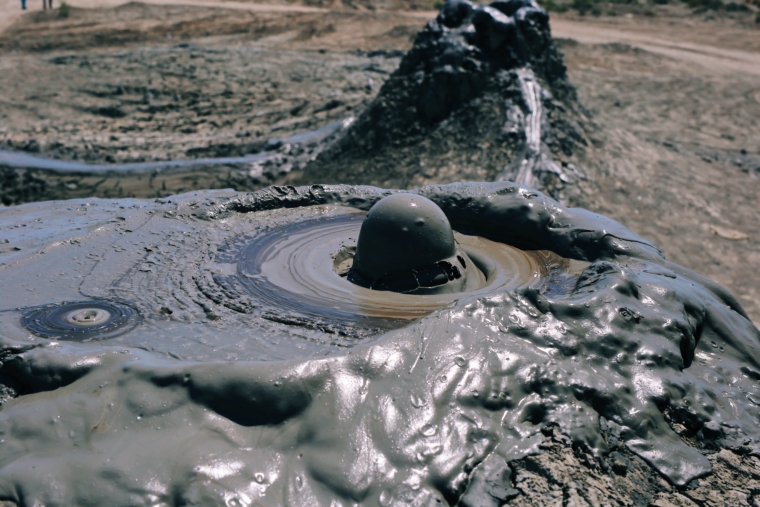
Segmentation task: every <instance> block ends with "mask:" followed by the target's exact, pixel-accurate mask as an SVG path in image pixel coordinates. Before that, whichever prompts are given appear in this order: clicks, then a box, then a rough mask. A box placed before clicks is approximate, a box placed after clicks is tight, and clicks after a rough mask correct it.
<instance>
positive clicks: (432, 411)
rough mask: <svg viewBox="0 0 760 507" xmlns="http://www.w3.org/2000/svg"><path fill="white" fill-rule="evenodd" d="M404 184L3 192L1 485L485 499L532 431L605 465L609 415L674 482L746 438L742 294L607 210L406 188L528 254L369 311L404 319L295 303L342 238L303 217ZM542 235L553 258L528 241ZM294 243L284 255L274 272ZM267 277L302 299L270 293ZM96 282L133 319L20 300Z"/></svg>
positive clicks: (133, 501)
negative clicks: (70, 326)
mask: <svg viewBox="0 0 760 507" xmlns="http://www.w3.org/2000/svg"><path fill="white" fill-rule="evenodd" d="M393 192H394V191H389V190H380V189H377V188H373V187H351V186H313V187H299V188H293V187H287V188H283V187H273V188H270V189H267V190H264V191H261V192H257V193H253V194H235V193H226V192H219V191H217V192H203V193H194V194H187V195H182V196H175V197H172V198H170V199H167V200H163V201H140V200H119V201H108V200H97V199H92V200H87V201H65V202H53V203H38V204H30V205H24V206H19V207H14V208H7V209H4V210H2V211H0V286H2V287H3V288H4V289H5V288H6V287H12V288H13V290H11V291H8V290H3V291H0V346H1V347H2V354H1V355H0V357H1V358H2V359H1V360H2V367H1V368H0V382H1V384H0V386H1V387H2V390H0V394H1V395H2V397H3V398H2V399H4V400H5V402H4V403H3V406H2V409H1V410H0V442H1V443H0V499H9V500H13V501H15V502H17V503H19V504H20V505H29V506H31V505H46V506H56V505H60V506H71V505H83V506H102V505H109V506H132V505H151V506H169V505H171V506H174V505H177V506H180V505H181V506H189V505H193V506H216V505H228V506H232V505H245V506H253V505H260V506H279V505H294V506H296V505H297V506H313V505H324V506H335V505H344V506H349V505H351V506H353V505H367V506H377V505H382V506H391V505H394V506H395V505H415V506H429V505H461V506H495V505H501V504H502V503H504V501H505V500H506V498H507V497H512V496H514V495H515V494H519V492H517V491H516V490H515V489H513V484H512V481H511V474H512V471H511V469H510V468H509V463H510V462H511V461H513V460H515V459H520V458H522V457H524V456H526V455H528V454H535V453H541V452H542V448H541V444H542V442H543V441H544V439H545V438H547V437H546V436H545V435H553V436H552V438H555V439H560V440H565V441H566V442H572V443H573V445H574V446H576V447H577V448H580V449H584V450H585V451H586V452H588V453H591V454H593V455H594V456H595V457H596V459H598V460H599V461H600V463H605V462H606V461H605V460H606V459H607V458H606V456H607V453H608V451H609V446H608V442H607V440H605V437H603V436H602V435H603V434H602V432H601V430H600V425H602V424H603V425H604V427H605V433H604V435H607V438H610V439H612V438H614V439H615V442H616V444H615V445H618V443H620V444H621V445H626V446H627V447H628V448H629V449H630V450H631V451H632V452H634V453H636V454H638V455H639V456H640V457H641V458H642V459H644V460H645V461H646V462H648V463H649V464H650V465H652V466H653V467H654V468H655V469H656V470H658V471H659V472H660V473H661V474H662V476H663V477H664V478H665V479H666V480H668V481H670V482H672V483H673V484H676V485H679V486H683V485H686V484H687V483H689V482H690V481H691V480H693V479H695V478H697V477H700V476H703V475H705V474H709V473H710V462H709V461H708V460H707V459H706V458H705V457H704V456H703V454H702V452H703V451H704V450H706V449H711V448H715V447H723V448H730V449H734V450H736V451H737V452H742V453H758V450H760V448H759V447H758V442H759V441H760V427H759V425H758V421H760V386H759V385H758V382H760V360H759V359H758V351H759V350H760V336H759V333H758V330H757V329H756V328H755V327H754V326H753V325H752V323H751V322H750V321H749V320H748V319H747V318H746V317H745V316H744V312H743V310H742V309H741V307H740V306H739V305H738V303H737V302H736V300H735V299H734V298H733V297H732V296H731V295H730V294H728V293H727V292H726V291H725V290H724V289H722V288H721V287H720V286H718V285H717V284H715V283H714V282H711V281H710V280H707V279H705V278H703V277H701V276H700V275H698V274H695V273H692V272H689V271H688V270H686V269H684V268H681V267H679V266H676V265H674V264H671V263H669V262H668V261H666V260H665V259H664V258H663V257H662V256H661V255H660V253H659V252H658V250H657V249H656V248H655V247H654V246H653V245H651V244H650V243H648V242H647V241H646V240H644V239H642V238H640V237H639V236H637V235H636V234H634V233H633V232H631V231H629V230H627V229H626V228H625V227H623V226H622V225H620V224H618V223H616V222H614V221H612V220H609V219H607V218H605V217H603V216H600V215H596V214H593V213H590V212H588V211H585V210H581V209H568V208H565V207H563V206H561V205H560V204H558V203H557V202H555V201H553V200H552V199H549V198H547V197H546V196H544V195H542V194H540V193H538V192H535V191H533V190H531V189H529V188H527V187H524V186H519V185H515V184H512V183H507V182H500V183H489V184H479V183H469V184H454V185H446V186H431V187H424V188H421V189H420V190H418V191H415V192H417V193H419V195H423V196H425V197H427V198H428V199H430V200H432V201H433V202H435V203H436V204H437V205H438V206H440V207H441V209H442V210H443V211H444V213H445V214H446V216H447V218H448V220H449V221H450V223H451V225H452V227H453V228H454V229H455V230H457V231H459V232H460V233H461V234H464V235H467V236H477V237H480V238H485V239H483V240H477V241H480V242H482V243H483V244H484V245H486V246H483V247H482V251H485V252H491V250H494V249H495V250H499V251H502V250H503V252H509V253H505V254H504V255H505V257H504V259H505V260H504V266H507V265H510V266H519V268H515V269H514V270H510V269H507V268H506V267H505V268H504V273H507V272H511V273H522V274H521V275H519V276H516V277H515V278H512V279H509V280H505V281H504V283H503V284H502V283H501V282H499V283H498V284H496V283H495V284H494V285H492V286H490V288H486V287H484V288H483V290H482V292H477V293H475V294H469V295H463V296H462V297H460V298H459V299H456V300H455V301H452V302H450V303H447V304H445V305H444V306H442V307H440V308H438V309H434V310H432V312H431V313H429V314H427V315H425V316H424V317H422V318H419V319H411V320H410V319H398V317H399V315H398V313H397V312H398V309H397V308H396V309H394V312H395V313H394V314H393V315H392V317H393V318H392V319H384V318H383V319H379V320H381V321H383V322H388V320H392V321H394V324H393V326H389V327H394V329H388V328H387V327H386V328H380V327H377V328H373V326H372V325H369V326H365V325H364V324H363V323H361V325H360V324H357V320H360V319H359V318H358V317H357V316H359V315H361V317H362V318H368V317H367V315H369V314H370V313H371V311H367V310H366V308H367V306H368V305H364V306H362V305H359V304H355V305H354V306H353V307H351V308H350V311H349V310H347V309H346V308H345V307H341V304H337V305H335V306H338V307H339V308H342V309H339V310H335V309H333V312H332V313H330V312H326V313H324V314H320V312H317V311H316V310H313V309H309V307H310V305H311V304H312V303H308V304H306V303H304V302H305V301H306V302H309V301H312V302H313V301H314V300H315V299H318V293H319V290H320V289H319V288H318V286H317V285H311V282H309V280H311V279H318V280H322V279H323V278H326V277H329V276H336V277H338V278H340V275H339V272H341V267H340V266H341V264H342V263H343V262H344V261H345V260H346V258H345V257H340V256H338V257H336V258H331V259H330V260H329V261H328V263H327V264H328V266H327V267H322V265H321V264H320V263H321V262H322V259H323V257H322V254H321V253H319V251H322V252H324V254H325V255H332V254H333V253H334V247H336V246H339V243H340V242H339V241H338V240H337V239H334V238H332V236H331V235H324V237H320V238H319V241H317V243H318V247H315V248H312V249H307V248H305V247H304V248H300V249H299V248H298V245H299V242H303V241H306V242H307V243H312V244H313V243H314V241H311V240H309V235H310V234H312V232H311V229H310V227H311V226H310V225H308V226H307V225H304V224H308V223H310V222H312V221H316V222H321V223H322V224H325V223H328V224H331V227H332V226H334V227H335V228H336V229H340V228H341V227H346V228H348V229H346V230H344V231H343V232H342V233H341V234H347V235H349V237H353V236H351V235H350V234H348V233H349V232H350V231H351V230H354V231H355V230H357V229H356V227H358V223H359V222H358V220H359V219H360V218H361V214H360V213H358V212H357V211H356V210H361V211H362V212H366V211H367V210H369V209H370V208H371V207H372V206H373V204H374V203H376V202H377V201H379V200H380V199H381V198H382V197H384V196H387V195H389V194H391V193H393ZM351 227H354V229H351ZM335 234H336V235H338V234H337V232H336V233H335ZM273 237H275V238H277V239H276V241H275V240H271V238H273ZM266 238H270V239H269V240H268V241H270V243H267V241H264V239H266ZM459 238H460V241H461V243H462V245H463V246H465V245H466V242H467V241H474V240H469V239H467V238H465V237H463V236H459ZM4 240H7V243H6V242H5V241H4ZM346 241H349V240H346ZM477 241H476V242H477ZM493 243H500V244H503V245H509V246H510V247H511V248H506V247H504V246H501V245H498V246H497V245H494V244H493ZM302 244H306V243H302ZM267 245H269V247H268V246H267ZM275 245H276V246H277V248H274V246H275ZM349 246H350V245H349ZM270 247H271V248H270ZM478 248H481V247H478ZM473 249H475V247H473ZM536 250H542V251H550V252H552V256H556V257H542V255H543V254H541V255H539V254H526V253H524V252H529V251H536ZM287 252H292V254H288V253H287ZM519 252H523V253H519ZM468 255H469V254H468ZM494 255H495V254H494ZM557 258H563V259H572V260H573V263H574V264H572V265H571V263H570V262H569V261H568V262H566V263H564V262H558V261H557V260H556V259H557ZM256 259H258V260H256ZM507 259H508V260H507ZM285 261H287V264H290V263H291V262H292V263H294V264H295V265H296V266H297V269H294V270H293V271H292V272H291V271H288V270H278V265H280V264H281V263H282V264H285ZM312 261H313V262H317V264H318V267H313V266H312ZM336 262H337V267H336ZM531 262H534V263H536V264H533V265H531V264H530V263H531ZM510 263H513V264H510ZM555 264H560V265H559V266H558V267H556V268H555V267H553V266H554V265H555ZM542 265H543V266H545V269H546V271H545V272H541V270H538V271H539V274H540V275H541V276H539V277H538V278H539V280H538V281H536V280H534V279H533V278H530V277H529V278H527V279H526V278H524V276H525V273H528V272H530V273H532V272H533V268H532V267H531V266H542ZM573 266H578V267H579V268H580V269H581V270H582V272H581V273H580V275H578V276H576V275H574V274H573V272H574V271H573V269H572V267H573ZM259 267H260V268H262V269H261V272H260V273H259V272H258V271H257V269H258V268H259ZM344 267H345V266H344ZM264 268H265V269H264ZM336 271H337V272H336ZM330 272H332V273H333V275H331V274H330ZM283 274H285V275H283ZM246 275H249V276H252V277H254V278H250V277H249V276H246ZM257 276H261V278H260V280H259V281H260V282H261V283H260V284H258V285H257V284H256V281H257V280H256V278H255V277H257ZM505 276H506V275H505ZM336 282H337V279H336ZM251 284H253V285H251ZM264 286H267V287H268V288H267V289H266V291H264V289H262V287H264ZM278 286H280V287H285V289H283V292H284V290H287V291H289V292H291V293H292V294H294V296H288V298H287V301H288V304H290V305H295V306H293V307H291V308H285V307H284V306H280V305H279V304H278V302H277V301H275V302H272V301H270V300H268V299H267V297H273V296H271V294H276V293H278V291H276V290H275V287H278ZM254 288H257V290H260V291H261V292H256V291H255V290H254ZM334 290H336V291H337V292H334V293H331V294H329V295H328V294H325V297H326V298H328V297H329V298H333V297H335V298H337V297H338V296H336V295H335V294H339V295H340V294H341V293H340V291H339V290H337V289H334ZM346 290H348V289H346ZM267 294H269V296H267ZM306 296H308V298H307V297H306ZM340 297H342V295H341V296H340ZM88 300H90V301H92V300H97V301H121V302H129V304H130V305H132V306H133V307H134V308H135V309H136V310H137V311H139V313H140V316H141V318H142V321H141V323H140V324H139V325H137V326H136V327H134V328H133V329H132V330H131V331H129V332H127V333H124V334H122V335H120V336H115V337H109V338H108V339H93V340H91V341H89V342H86V343H78V342H75V341H68V340H64V339H50V338H43V337H38V336H36V335H33V334H30V333H29V332H28V331H27V330H26V329H25V328H24V327H23V326H22V320H23V318H24V315H26V314H27V312H29V311H30V309H31V308H37V307H40V306H43V305H50V304H59V303H63V302H67V301H88ZM293 301H296V302H297V303H294V302H293ZM319 304H322V303H319ZM430 310H431V309H430V308H428V309H426V310H425V312H427V311H430ZM312 311H313V314H312V313H309V312H312ZM372 311H374V310H372ZM362 312H365V313H362ZM378 313H380V312H378ZM341 314H345V315H348V316H349V317H350V318H348V317H347V320H343V321H341V320H340V319H339V318H338V317H337V315H341ZM67 315H68V314H67ZM318 315H321V320H320V317H318ZM86 317H87V316H86V315H84V316H83V317H82V318H86ZM91 317H92V318H93V319H94V318H96V317H97V315H92V316H91ZM371 319H378V316H377V315H374V316H372V317H371ZM333 321H337V323H336V322H333ZM399 321H403V322H399ZM395 326H399V327H395ZM676 425H678V427H685V428H687V429H689V431H690V434H693V435H694V437H693V439H690V440H689V441H688V442H686V441H684V440H682V439H681V438H679V436H678V435H677V434H676V433H675V432H674V431H673V430H672V428H673V427H675V426H676Z"/></svg>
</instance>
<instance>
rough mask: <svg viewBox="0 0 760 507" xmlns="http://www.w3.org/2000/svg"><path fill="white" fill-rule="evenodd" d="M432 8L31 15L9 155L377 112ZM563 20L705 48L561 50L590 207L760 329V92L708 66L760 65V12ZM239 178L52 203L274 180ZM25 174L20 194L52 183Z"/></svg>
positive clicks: (1, 128)
mask: <svg viewBox="0 0 760 507" xmlns="http://www.w3.org/2000/svg"><path fill="white" fill-rule="evenodd" d="M241 5H242V6H244V7H245V5H246V4H241ZM296 7H297V6H296ZM433 15H434V13H431V12H424V11H423V12H420V11H374V12H373V11H368V10H357V9H349V10H321V11H320V10H316V11H313V12H312V11H307V12H301V11H298V10H296V11H294V12H282V11H271V12H270V11H267V10H262V9H261V6H258V7H256V10H245V9H242V8H237V9H229V8H212V7H208V6H198V5H195V6H182V5H151V4H139V3H130V4H126V5H122V6H118V7H115V8H104V9H76V8H74V9H72V10H71V12H70V14H69V16H68V17H67V18H61V17H60V16H59V14H58V13H57V11H52V12H50V11H48V12H40V11H37V12H30V13H28V14H26V15H24V16H22V17H20V18H19V19H18V20H17V21H16V23H15V24H13V25H12V26H11V27H10V28H8V29H6V30H5V32H3V33H2V34H0V44H2V47H0V69H2V72H0V144H2V145H3V146H4V147H6V148H8V149H14V150H22V151H26V152H31V153H34V154H40V155H44V156H49V157H53V158H59V159H64V160H79V161H87V162H103V163H108V162H135V161H151V160H170V159H177V158H202V157H214V156H234V155H244V154H246V153H252V152H256V151H259V150H262V149H265V148H266V146H267V144H266V143H267V142H268V141H269V140H271V139H273V138H279V137H284V136H287V135H289V134H293V133H296V132H301V131H304V130H309V129H313V128H318V127H320V126H323V125H326V124H329V123H330V122H334V121H336V120H339V119H343V118H346V117H350V116H351V115H354V114H356V113H358V112H359V111H361V110H362V108H363V107H364V106H365V105H366V104H367V103H368V101H370V100H371V99H372V98H373V97H374V96H375V94H376V93H377V91H378V89H379V88H380V86H382V84H383V82H384V81H385V79H387V77H388V76H389V74H390V73H391V72H392V71H393V70H394V69H395V67H396V66H397V65H398V62H399V61H400V56H401V54H402V53H403V51H405V50H407V49H408V48H409V47H410V46H411V41H412V39H413V37H414V34H415V33H416V32H417V30H418V29H420V28H421V26H422V25H423V24H424V23H425V22H426V20H427V19H429V18H430V17H431V16H433ZM552 23H553V27H554V33H555V36H556V35H557V33H559V35H562V33H563V32H565V33H570V34H576V37H579V38H582V37H589V36H593V35H594V34H597V35H598V34H600V33H603V30H607V31H612V32H613V33H615V32H616V31H617V32H618V33H620V34H625V35H626V36H627V37H628V38H629V39H631V40H634V41H635V40H644V41H647V40H651V39H652V38H653V37H654V34H657V35H658V37H660V38H661V39H667V40H670V41H675V42H673V44H675V43H676V42H678V43H679V44H684V43H693V44H695V45H699V44H701V45H702V46H698V48H702V52H701V53H700V52H699V51H696V50H694V49H693V48H692V49H691V50H689V51H685V50H684V51H682V52H681V53H682V54H688V55H697V57H699V55H704V56H705V58H707V60H706V61H702V62H700V61H699V60H696V61H695V60H694V58H693V57H692V58H691V59H687V58H679V57H678V54H675V56H665V55H663V54H658V53H654V52H652V51H644V50H641V49H639V48H637V47H635V46H633V45H631V44H620V43H603V44H579V43H577V42H575V41H574V40H572V39H560V40H559V42H560V45H561V47H562V49H563V51H564V52H565V54H566V61H567V65H568V67H569V74H570V78H571V81H572V82H573V83H574V84H575V85H576V87H577V89H578V93H579V96H580V99H581V102H582V103H583V104H584V105H585V106H586V107H587V108H588V109H589V110H590V111H591V112H592V113H593V114H594V120H595V122H596V124H597V126H598V129H597V133H596V135H595V143H594V144H595V145H594V146H592V147H590V149H589V150H587V151H586V152H585V153H584V154H583V155H582V156H579V160H578V161H577V162H578V165H579V166H580V167H582V168H583V169H584V170H585V171H586V172H587V173H588V174H589V176H590V179H591V180H593V185H588V188H587V189H586V196H585V199H584V203H583V204H584V205H585V206H586V207H588V208H590V209H592V210H595V211H599V212H601V213H605V214H608V215H610V216H611V217H613V218H615V219H617V220H620V221H621V222H623V223H624V224H626V225H627V226H629V227H631V228H632V229H634V230H635V231H637V232H639V233H640V234H642V235H643V236H644V237H646V238H648V239H651V240H652V241H654V242H655V243H656V244H658V245H660V247H661V248H662V249H663V251H664V252H665V253H666V254H667V256H668V257H669V258H670V259H671V260H673V261H675V262H678V263H681V264H683V265H685V266H688V267H690V268H692V269H694V270H696V271H698V272H700V273H703V274H705V275H707V276H709V277H711V278H713V279H715V280H717V281H718V282H720V283H722V284H724V285H726V286H727V287H729V288H730V289H731V290H732V291H734V292H735V293H736V295H737V296H738V297H739V298H740V300H741V301H742V302H743V304H744V305H745V306H746V307H747V309H748V312H749V313H750V314H751V315H752V317H753V318H754V319H755V321H756V322H757V321H760V291H758V285H759V283H758V282H760V275H759V274H757V270H756V269H754V268H753V267H754V266H758V265H760V254H758V246H759V244H760V233H758V227H757V212H756V204H755V200H756V196H757V195H758V190H760V135H758V118H760V85H758V76H757V75H756V74H752V73H751V72H734V71H731V70H729V69H725V68H720V67H715V66H713V68H711V67H710V62H711V61H710V60H709V58H710V57H715V56H716V55H715V54H714V53H710V51H724V52H729V56H730V52H731V51H743V53H737V55H738V56H737V58H739V59H740V58H752V57H754V56H756V55H757V54H758V49H759V48H758V40H760V30H758V28H757V27H756V26H755V25H754V23H751V20H749V17H748V16H744V17H741V16H729V15H722V16H718V15H716V14H712V13H708V14H704V15H686V14H685V13H684V11H683V9H681V10H680V11H679V10H678V8H677V7H675V6H673V5H667V6H663V10H662V11H661V12H660V14H659V15H656V16H651V15H642V14H641V13H628V14H627V15H625V16H616V17H605V16H602V17H599V18H590V19H589V20H588V21H585V20H582V19H581V18H579V17H578V16H577V15H573V14H563V15H558V14H552ZM584 23H585V24H584ZM584 26H585V27H588V30H584V28H583V27H584ZM577 34H581V35H582V37H580V36H579V35H577ZM710 34H712V35H713V39H712V40H713V46H709V47H708V46H705V45H704V44H705V42H706V41H708V40H709V36H710ZM636 37H638V39H637V38H636ZM710 48H712V49H710ZM739 48H741V49H739ZM666 49H668V50H669V51H671V50H672V47H671V48H668V47H666ZM687 49H689V48H688V47H687ZM747 55H749V57H748V56H747ZM723 59H724V60H726V61H729V60H730V58H729V57H725V58H723ZM748 61H749V62H750V64H749V66H748V68H749V69H750V70H751V69H752V65H751V63H752V60H748ZM476 155H477V154H473V156H476ZM296 169H297V168H296ZM235 170H236V171H237V172H236V173H235V175H233V168H230V169H229V170H227V169H225V168H221V169H220V168H218V167H217V168H211V169H207V170H206V169H200V170H196V171H193V172H192V173H183V174H179V175H177V174H174V175H171V174H169V175H157V176H154V177H150V176H146V177H144V178H140V179H139V180H135V181H132V182H131V183H128V184H127V183H125V184H120V183H119V182H116V183H114V182H112V180H110V179H108V178H103V177H101V176H97V177H90V178H89V179H88V178H84V177H80V176H72V177H70V178H64V179H63V180H62V181H60V182H59V187H57V188H54V187H49V188H48V189H47V194H44V195H43V197H44V198H56V197H78V196H85V195H91V194H96V195H101V196H105V197H116V196H127V195H135V196H145V197H150V196H161V195H168V194H170V193H175V192H181V191H185V190H189V189H193V188H208V187H234V188H236V189H238V190H247V189H255V188H258V187H260V186H262V185H263V184H266V183H268V182H269V181H262V180H260V179H254V178H250V179H246V178H245V174H246V171H247V169H246V168H245V167H243V168H242V172H241V168H240V167H237V168H235ZM15 174H16V173H14V174H12V175H11V176H14V177H15ZM240 174H243V176H244V177H243V178H242V179H241V178H240V177H239V175H240ZM233 176H235V177H233ZM26 177H27V178H30V179H29V181H25V180H24V179H23V178H21V179H17V180H16V181H15V183H14V184H16V185H27V186H28V187H29V188H32V187H34V185H35V184H37V183H38V182H37V181H36V180H35V179H34V178H33V177H30V176H28V175H27V176H26ZM64 180H65V181H64ZM431 182H432V181H431ZM5 186H6V187H8V188H10V187H11V183H8V182H7V181H6V184H5ZM11 202H12V201H10V200H8V202H7V203H6V204H10V203H11Z"/></svg>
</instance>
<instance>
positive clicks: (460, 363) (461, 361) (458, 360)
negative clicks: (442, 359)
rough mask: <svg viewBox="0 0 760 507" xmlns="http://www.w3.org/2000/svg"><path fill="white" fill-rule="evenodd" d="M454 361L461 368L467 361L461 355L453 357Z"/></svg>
mask: <svg viewBox="0 0 760 507" xmlns="http://www.w3.org/2000/svg"><path fill="white" fill-rule="evenodd" d="M454 363H456V365H457V366H459V367H460V368H461V367H463V366H464V365H465V364H467V361H466V360H465V358H463V357H462V356H457V357H456V358H455V359H454Z"/></svg>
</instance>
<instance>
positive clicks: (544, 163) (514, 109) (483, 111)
mask: <svg viewBox="0 0 760 507" xmlns="http://www.w3.org/2000/svg"><path fill="white" fill-rule="evenodd" d="M589 128H591V125H590V123H589V118H588V115H587V114H586V113H585V112H584V109H583V107H582V106H581V105H580V104H579V103H578V100H577V95H576V92H575V89H574V88H573V86H572V85H571V84H570V82H569V80H568V78H567V73H566V69H565V65H564V62H563V57H562V54H561V53H560V52H559V51H558V50H557V48H556V46H555V44H554V42H553V41H552V38H551V34H550V31H549V18H548V16H547V14H546V12H545V11H544V10H543V9H541V8H540V7H538V5H537V4H535V3H534V2H532V1H527V0H510V1H497V2H493V3H492V4H490V5H481V6H474V5H472V4H471V3H469V2H467V1H464V0H462V1H460V0H455V1H451V2H449V3H447V4H446V5H445V6H444V7H443V9H442V10H441V12H440V14H439V15H438V17H437V18H436V19H435V20H433V21H430V22H429V23H428V24H427V25H426V27H425V28H424V29H423V30H422V32H420V33H419V34H418V35H417V38H416V40H415V42H414V46H413V47H412V49H411V50H410V51H409V52H408V53H407V54H406V55H405V56H404V58H403V59H402V60H401V64H400V66H399V68H398V70H396V72H394V73H393V75H392V76H391V77H390V78H389V79H388V80H387V81H386V83H385V84H384V85H383V87H382V89H381V90H380V92H379V94H378V96H377V97H376V98H375V100H374V101H373V102H372V103H371V104H370V105H369V106H368V107H367V109H366V110H364V111H363V112H362V113H361V114H360V115H359V117H358V118H357V120H356V123H355V124H354V125H353V126H352V128H350V129H349V130H348V131H347V132H346V134H345V135H344V136H343V137H342V138H341V139H340V140H339V141H338V142H337V143H336V144H335V145H333V146H332V147H331V148H330V149H328V150H327V151H326V152H324V153H323V154H322V155H321V156H320V157H318V158H317V160H316V161H315V162H314V163H313V164H310V165H308V166H307V167H306V168H305V169H304V171H303V173H302V174H299V175H298V176H296V177H294V178H292V179H293V180H294V181H297V182H299V183H308V182H317V181H319V182H329V183H332V182H345V183H363V184H375V185H380V186H386V187H387V186H398V187H402V188H411V187H416V186H420V185H423V184H426V183H430V182H437V183H446V182H451V181H467V180H479V181H493V180H500V179H507V180H510V181H516V182H518V183H524V184H527V185H529V186H532V187H535V188H539V189H542V190H544V191H546V192H548V193H550V194H552V195H553V196H554V197H558V198H562V197H569V196H570V195H572V194H574V193H577V189H573V190H571V189H570V185H572V183H573V182H576V181H577V180H578V179H579V177H581V176H582V175H581V172H580V171H579V170H578V169H577V168H576V167H575V166H574V165H573V164H572V163H571V162H570V160H571V156H572V155H573V153H574V151H575V150H578V149H582V148H583V146H584V145H587V144H588V141H587V134H586V131H587V130H588V129H589Z"/></svg>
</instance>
